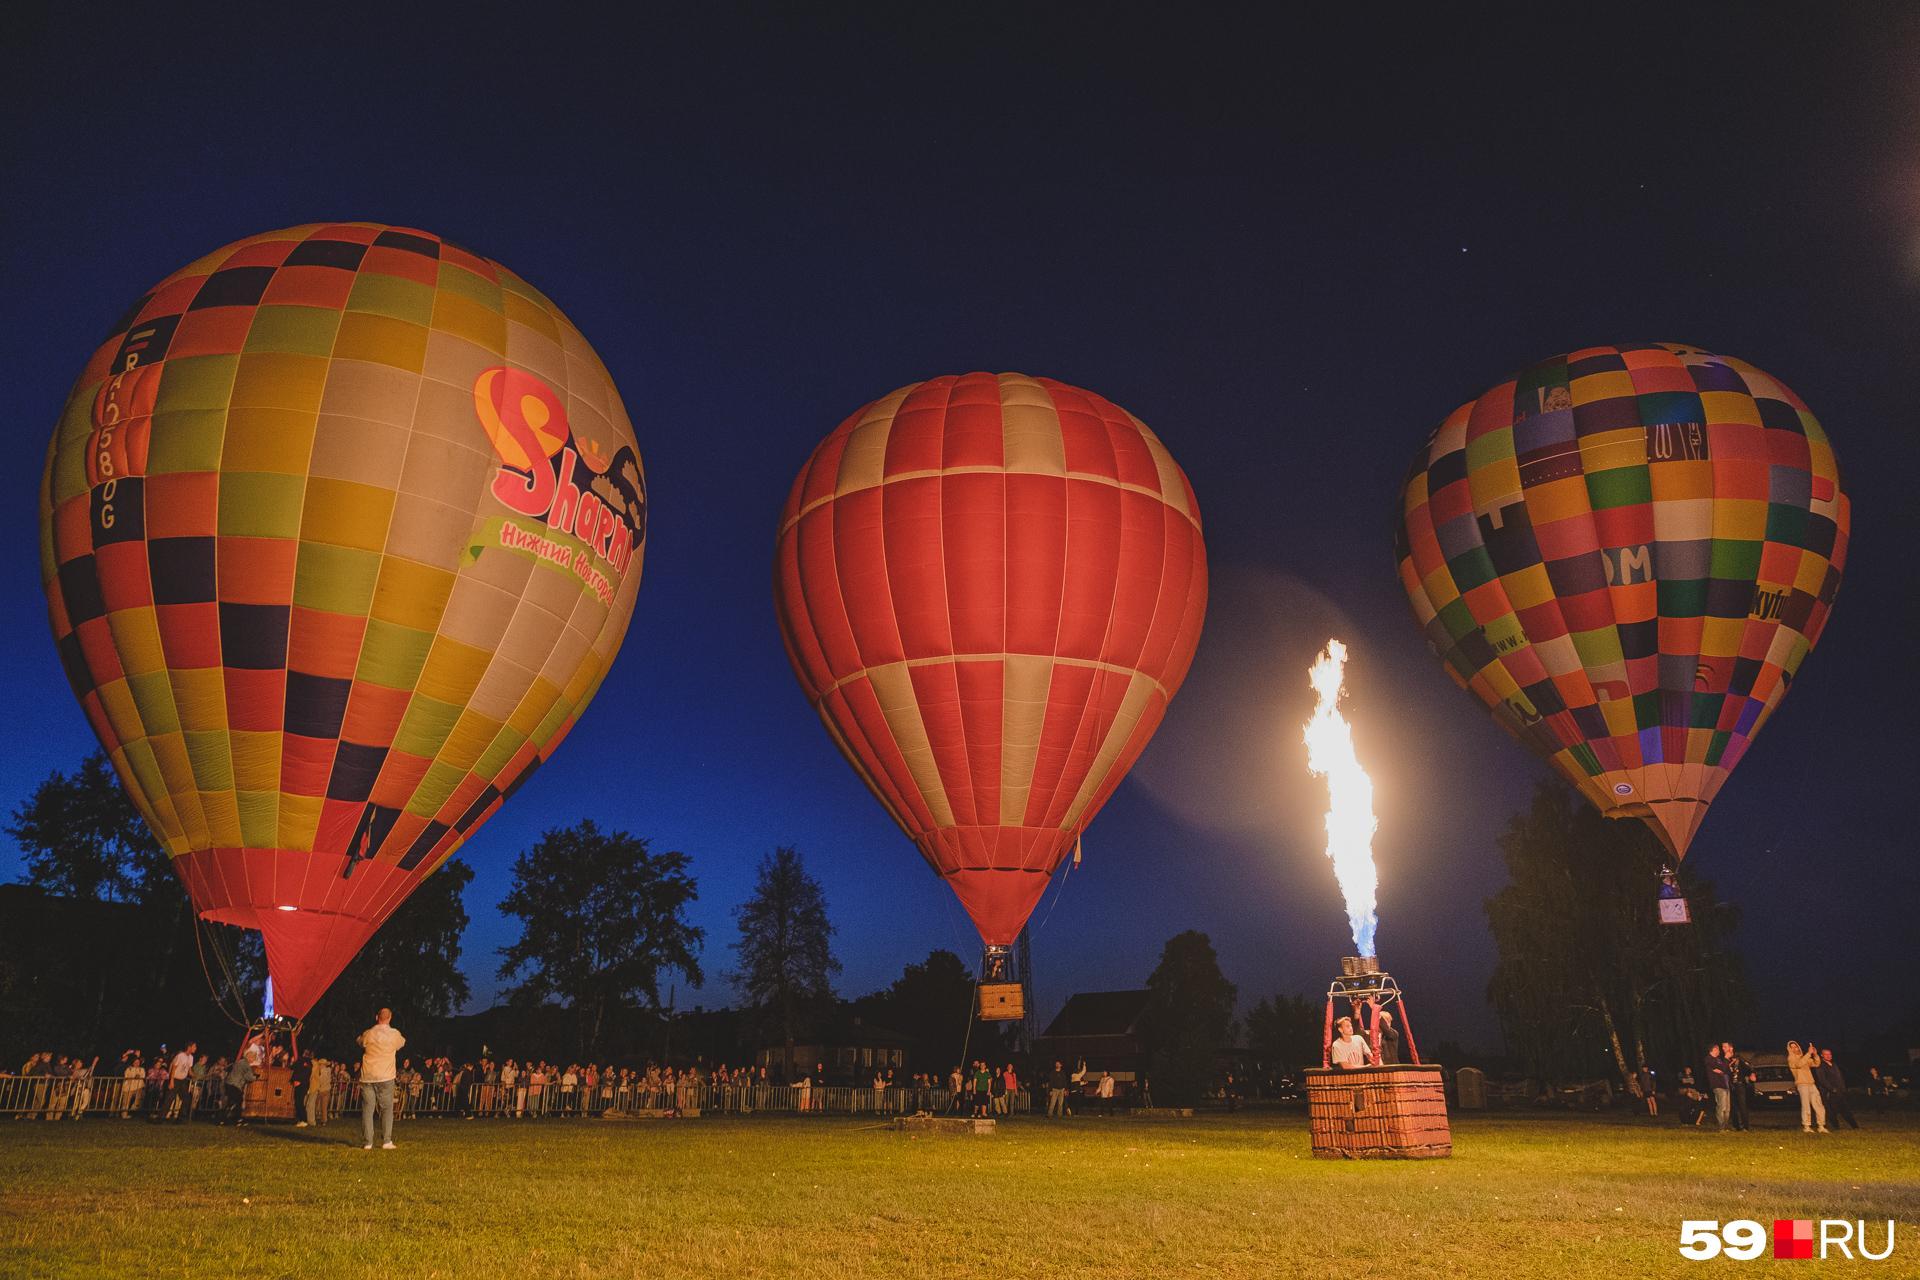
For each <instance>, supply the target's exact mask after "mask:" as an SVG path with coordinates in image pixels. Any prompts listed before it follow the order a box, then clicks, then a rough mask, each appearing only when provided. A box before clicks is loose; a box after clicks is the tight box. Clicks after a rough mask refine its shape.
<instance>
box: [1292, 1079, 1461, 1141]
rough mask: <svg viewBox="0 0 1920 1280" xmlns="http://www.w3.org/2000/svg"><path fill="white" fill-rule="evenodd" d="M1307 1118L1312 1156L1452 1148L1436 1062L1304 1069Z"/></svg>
mask: <svg viewBox="0 0 1920 1280" xmlns="http://www.w3.org/2000/svg"><path fill="white" fill-rule="evenodd" d="M1307 1121H1308V1126H1309V1128H1310V1129H1311V1130H1312V1133H1313V1154H1314V1155H1316V1156H1326V1157H1339V1158H1341V1159H1347V1160H1430V1159H1435V1158H1437V1157H1440V1156H1450V1155H1452V1154H1453V1134H1452V1131H1451V1130H1450V1129H1449V1128H1448V1127H1447V1095H1446V1089H1445V1086H1444V1085H1443V1084H1442V1083H1441V1079H1440V1068H1439V1067H1436V1066H1418V1067H1415V1066H1397V1067H1363V1068H1361V1069H1360V1070H1358V1071H1343V1070H1340V1069H1338V1068H1333V1069H1324V1070H1311V1071H1308V1072H1307Z"/></svg>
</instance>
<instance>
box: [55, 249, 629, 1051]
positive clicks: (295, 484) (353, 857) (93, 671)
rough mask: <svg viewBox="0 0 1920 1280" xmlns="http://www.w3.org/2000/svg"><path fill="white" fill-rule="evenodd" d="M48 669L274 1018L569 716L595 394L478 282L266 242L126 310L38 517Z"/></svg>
mask: <svg viewBox="0 0 1920 1280" xmlns="http://www.w3.org/2000/svg"><path fill="white" fill-rule="evenodd" d="M40 512H41V544H40V545H41V568H42V571H43V574H44V578H45V582H46V589H47V601H48V606H49V611H50V613H51V616H52V622H53V631H54V637H55V639H56V640H57V641H58V642H59V648H60V657H61V661H62V663H63V664H64V666H65V669H66V673H67V678H68V680H69V681H71V682H72V685H73V689H74V692H75V694H76V695H77V696H78V697H79V699H80V702H81V705H82V706H83V707H84V708H85V710H86V714H87V718H88V720H89V721H90V722H91V723H92V725H93V728H94V732H95V733H97V734H98V735H99V737H100V741H101V743H102V744H103V745H104V746H105V747H106V749H107V751H108V753H109V754H110V755H111V757H112V759H113V763H114V766H115V768H116V769H118V771H119V774H120V778H121V780H122V782H124V783H125V784H126V787H127V790H128V792H129V793H130V794H131V795H132V797H133V800H134V803H135V804H137V805H138V806H139V808H140V811H141V813H142V814H144V815H145V817H146V819H147V821H148V822H149V823H150V824H151V825H152V827H153V829H154V831H155V832H156V833H157V834H158V836H159V837H160V840H161V842H162V843H163V844H164V845H165V846H166V848H167V850H168V851H169V852H170V853H171V854H172V855H173V859H174V867H175V868H176V869H177V870H178V871H179V873H180V876H181V878H182V879H183V880H184V881H185V882H186V885H187V889H188V892H189V893H190V894H191V896H192V898H193V902H194V905H195V907H196V908H197V909H198V910H199V912H200V914H201V915H202V916H203V917H204V918H206V919H209V920H215V921H220V922H223V923H227V924H234V925H241V926H244V927H246V928H251V929H258V930H260V931H261V933H262V934H263V935H264V936H265V943H266V953H267V962H268V966H269V970H270V972H271V974H272V977H273V979H274V985H275V988H276V991H277V995H278V1005H279V1011H280V1012H281V1013H283V1014H287V1015H291V1016H294V1017H299V1016H303V1015H304V1014H305V1013H306V1012H307V1010H308V1009H309V1008H311V1007H312V1005H313V1002H314V1001H315V1000H317V999H318V998H319V997H320V994H321V993H322V992H323V991H325V990H326V988H327V985H328V984H329V983H330V982H332V981H333V979H334V977H335V976H336V975H338V973H339V971H340V969H341V968H342V967H343V966H344V965H345V964H346V962H347V961H348V960H349V959H350V958H351V957H352V956H353V954H354V952H355V951H357V950H358V949H359V948H360V946H361V945H362V944H363V943H364V942H365V941H366V940H367V938H368V937H369V936H370V935H371V934H372V933H373V931H374V930H375V929H376V928H378V927H379V925H380V922H381V921H382V920H384V919H385V918H386V917H387V916H388V914H390V913H391V912H392V911H393V909H394V907H395V906H397V905H398V904H399V902H400V900H401V899H402V898H404V897H406V895H407V894H408V892H410V891H411V890H412V889H413V887H414V886H415V885H416V884H418V883H419V881H420V880H421V879H422V878H424V877H425V876H427V875H429V874H430V873H431V872H432V871H433V870H434V868H435V867H437V866H439V865H440V863H441V862H442V861H444V860H445V859H446V857H447V856H448V855H449V854H450V853H451V852H452V851H453V850H454V849H455V848H457V847H458V846H459V845H460V843H461V842H462V841H463V840H464V839H465V838H466V837H467V836H469V835H470V834H472V832H473V830H474V829H475V828H476V827H477V826H478V825H479V824H480V823H482V822H484V821H486V819H487V818H488V817H489V816H490V815H491V814H492V813H493V812H494V811H495V810H496V809H497V808H498V807H499V805H500V804H501V803H502V802H503V800H505V799H506V798H507V797H509V796H511V795H512V794H513V792H514V790H515V789H516V788H518V787H519V786H520V785H521V784H522V783H524V782H525V781H526V780H527V778H528V776H529V775H531V774H532V773H533V771H534V770H535V769H536V768H538V767H539V765H540V764H541V762H542V761H544V760H545V759H547V757H548V756H549V755H551V754H552V752H553V750H554V748H555V747H556V746H558V745H559V743H560V740H561V739H562V738H564V737H565V736H566V733H567V731H568V729H569V728H570V727H571V726H572V725H573V723H574V721H575V719H576V718H578V716H579V715H580V712H581V711H582V710H583V709H584V708H585V707H586V704H587V702H588V701H589V700H590V699H591V698H592V697H593V694H594V692H595V690H596V689H597V688H598V687H599V685H600V681H601V680H602V679H603V678H604V677H605V675H606V672H607V668H608V665H609V664H610V663H611V662H612V661H613V656H614V654H615V653H616V652H617V651H618V650H619V648H620V642H621V639H622V637H623V636H624V635H625V634H626V630H627V624H628V622H629V621H630V620H631V618H632V615H633V604H634V596H635V593H636V591H637V590H638V589H639V583H640V564H641V558H642V553H643V551H644V548H645V543H646V522H647V496H646V480H645V475H644V472H643V471H642V469H641V463H640V455H639V452H638V449H637V448H636V446H635V443H634V436H633V428H632V425H631V424H630V423H629V422H628V420H627V414H626V410H625V409H624V408H623V407H622V406H621V403H620V397H619V394H618V393H617V392H616V391H615V390H614V386H613V382H612V380H611V379H610V378H609V377H608V376H607V371H606V369H605V368H604V367H603V366H602V365H601V363H600V360H599V358H598V357H597V356H595V355H594V352H593V349H592V348H591V347H589V346H588V345H587V342H586V339H584V338H582V337H581V336H580V333H579V331H578V330H576V329H575V328H574V327H573V325H572V324H570V323H569V322H568V321H567V318H566V317H565V316H563V315H561V314H560V312H559V310H558V309H557V308H556V307H555V306H554V305H553V304H552V303H551V302H549V301H548V300H547V299H546V298H545V297H543V296H542V295H541V294H540V292H539V291H538V290H536V289H534V288H533V287H532V286H530V285H528V284H527V283H526V282H525V281H523V280H521V279H520V278H519V277H518V276H516V275H514V274H513V273H512V272H510V271H508V270H507V269H506V268H505V267H502V266H500V265H499V264H498V263H495V262H490V261H488V260H487V259H485V258H481V257H478V256H476V255H474V254H471V253H468V252H466V251H465V250H463V249H459V248H457V247H455V246H454V245H451V244H448V243H446V242H445V241H443V240H441V239H439V238H438V237H436V236H433V235H429V234H427V233H426V232H422V231H415V230H411V229H406V228H400V227H386V226H379V225H374V224H368V223H351V224H325V225H312V226H303V227H294V228H291V229H289V230H286V231H276V232H271V233H269V234H267V235H262V236H255V237H253V238H251V239H248V240H242V241H240V242H238V243H236V244H231V245H228V246H227V247H226V248H224V249H221V250H219V251H217V252H215V253H212V254H209V255H208V256H207V257H205V258H203V259H201V260H200V261H198V262H196V263H193V264H192V265H191V266H188V267H185V268H183V269H182V270H180V271H177V272H175V273H174V274H173V275H171V276H168V277H167V278H166V279H165V280H163V281H161V282H160V283H159V284H158V285H156V286H155V287H154V288H153V289H152V290H150V291H149V292H148V293H146V294H145V295H144V296H142V297H141V298H140V299H139V301H137V302H135V303H134V305H133V307H132V309H131V310H129V311H128V312H127V314H126V317H125V319H123V320H122V321H121V322H120V323H119V324H117V325H115V326H114V329H113V332H112V333H111V334H110V335H109V336H108V338H107V340H106V341H105V342H104V343H103V344H102V345H101V346H100V348H99V350H98V351H96V352H95V353H94V355H93V358H92V359H91V360H90V361H88V362H87V366H86V369H85V370H84V371H83V372H82V373H81V375H80V379H79V381H78V382H77V383H75V384H74V388H73V392H72V394H71V395H70V396H69V398H68V400H67V405H66V409H65V411H64V412H63V413H62V414H61V417H60V422H59V426H58V427H57V429H56V430H55V432H54V438H53V445H52V448H51V449H50V451H49V453H48V456H47V468H46V475H45V479H44V481H43V483H42V487H41V497H40Z"/></svg>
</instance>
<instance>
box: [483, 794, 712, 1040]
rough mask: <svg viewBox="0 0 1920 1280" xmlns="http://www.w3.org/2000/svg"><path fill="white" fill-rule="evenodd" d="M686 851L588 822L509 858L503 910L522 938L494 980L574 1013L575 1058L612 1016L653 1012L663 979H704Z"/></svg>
mask: <svg viewBox="0 0 1920 1280" xmlns="http://www.w3.org/2000/svg"><path fill="white" fill-rule="evenodd" d="M687 865H688V859H687V855H686V854H684V853H659V854H656V853H654V852H652V851H651V850H650V849H649V848H648V847H647V842H646V841H645V840H643V839H640V838H639V837H637V836H633V835H629V834H628V833H626V832H624V831H615V832H612V833H611V834H607V833H603V832H602V831H601V830H600V828H599V827H598V826H596V825H595V824H594V823H593V822H592V821H591V820H582V821H580V822H577V823H575V824H574V825H573V826H571V827H560V828H556V829H554V830H551V831H548V832H546V833H545V834H544V835H542V836H541V837H540V840H539V842H538V843H536V844H535V845H534V846H533V848H532V849H531V850H528V851H527V852H525V853H522V854H521V855H520V856H519V857H517V858H515V859H514V862H513V888H512V890H511V891H510V892H509V893H508V894H507V896H506V897H505V898H503V899H501V901H500V910H501V911H503V912H505V913H507V914H508V915H514V916H518V917H520V921H521V932H520V937H519V940H518V941H516V942H514V944H513V945H512V946H508V947H502V948H501V949H500V956H501V963H500V971H499V976H500V977H502V978H512V977H515V976H516V975H524V976H522V977H521V980H520V982H519V984H518V985H517V986H515V987H514V988H513V989H512V991H511V992H510V998H511V999H513V1000H515V1001H517V1002H520V1003H528V1004H547V1003H558V1004H565V1005H568V1006H570V1007H571V1008H572V1010H573V1013H574V1016H575V1026H576V1028H577V1032H578V1037H579V1050H580V1052H581V1054H583V1055H586V1054H590V1053H592V1052H593V1051H594V1050H595V1049H596V1048H597V1047H598V1045H599V1042H600V1036H601V1033H602V1031H603V1029H604V1028H605V1026H606V1022H607V1018H608V1016H609V1015H610V1014H614V1013H616V1012H617V1011H618V1010H620V1009H622V1008H625V1007H628V1006H630V1005H632V1004H635V1003H638V1004H641V1005H644V1006H645V1007H646V1008H648V1009H651V1010H655V1011H657V1010H658V1009H659V1007H660V978H661V975H662V974H663V973H671V972H678V973H680V974H682V975H683V976H684V977H685V978H686V979H687V981H689V982H690V983H692V984H693V985H694V986H696V987H697V986H699V985H700V984H701V982H702V981H703V980H704V978H703V975H702V974H701V972H700V960H699V954H698V953H699V950H700V945H701V942H702V940H703V939H704V938H705V934H704V933H703V931H702V930H700V929H699V928H697V927H696V926H694V925H692V924H690V923H688V921H687V918H686V909H687V905H688V904H689V903H691V902H692V901H693V900H694V899H695V898H696V897H698V890H697V889H696V887H695V885H694V882H693V879H692V878H691V877H690V876H688V875H687Z"/></svg>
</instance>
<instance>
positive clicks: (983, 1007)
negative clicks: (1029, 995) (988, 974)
mask: <svg viewBox="0 0 1920 1280" xmlns="http://www.w3.org/2000/svg"><path fill="white" fill-rule="evenodd" d="M1026 1016H1027V1000H1026V991H1025V989H1024V988H1022V987H1021V985H1020V984H1019V983H1017V982H983V983H981V984H980V1020H981V1021H982V1022H1018V1021H1020V1019H1022V1018H1024V1017H1026Z"/></svg>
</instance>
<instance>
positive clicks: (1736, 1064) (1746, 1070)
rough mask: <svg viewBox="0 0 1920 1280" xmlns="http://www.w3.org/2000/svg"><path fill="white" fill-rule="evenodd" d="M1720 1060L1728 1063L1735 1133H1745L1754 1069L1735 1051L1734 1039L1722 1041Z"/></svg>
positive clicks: (1728, 1085)
mask: <svg viewBox="0 0 1920 1280" xmlns="http://www.w3.org/2000/svg"><path fill="white" fill-rule="evenodd" d="M1720 1060H1721V1061H1722V1062H1724V1063H1726V1064H1727V1089H1728V1091H1729V1093H1730V1094H1731V1095H1732V1098H1733V1129H1734V1132H1735V1133H1745V1132H1746V1131H1747V1128H1748V1120H1747V1087H1748V1085H1750V1084H1751V1083H1752V1076H1753V1070H1752V1068H1751V1067H1749V1066H1748V1065H1747V1060H1746V1059H1745V1058H1743V1057H1741V1056H1740V1055H1739V1054H1737V1053H1735V1052H1734V1051H1733V1041H1731V1040H1722V1041H1721V1042H1720Z"/></svg>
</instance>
